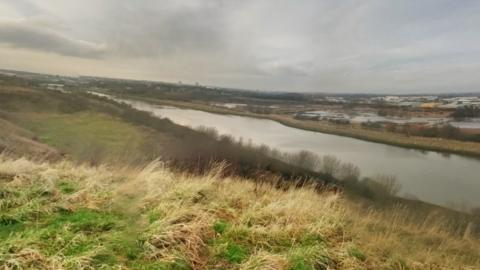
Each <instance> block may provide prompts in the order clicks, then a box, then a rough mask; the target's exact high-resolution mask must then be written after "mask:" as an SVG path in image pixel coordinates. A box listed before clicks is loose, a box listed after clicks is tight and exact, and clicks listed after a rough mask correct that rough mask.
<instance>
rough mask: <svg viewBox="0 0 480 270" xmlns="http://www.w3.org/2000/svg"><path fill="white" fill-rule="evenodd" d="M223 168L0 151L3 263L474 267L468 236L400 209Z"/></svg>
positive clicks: (56, 266)
mask: <svg viewBox="0 0 480 270" xmlns="http://www.w3.org/2000/svg"><path fill="white" fill-rule="evenodd" d="M221 171H222V166H221V165H219V166H218V167H217V168H216V169H213V170H212V171H211V172H210V173H208V174H206V175H201V176H192V175H188V174H181V173H175V172H172V171H170V170H169V169H168V168H165V167H164V166H163V165H162V164H161V163H159V162H153V163H151V164H149V165H148V166H146V167H143V168H108V167H96V168H94V167H88V166H78V165H74V164H72V163H69V162H60V163H55V164H48V163H38V162H32V161H28V160H26V159H9V158H6V157H1V158H0V211H1V212H0V240H1V242H2V244H1V246H0V269H455V268H458V269H475V267H479V266H480V263H479V261H478V260H479V253H478V252H479V244H478V241H477V240H474V239H469V240H463V239H456V238H455V237H454V236H453V234H450V233H448V232H446V231H443V230H440V227H430V225H427V223H425V224H414V223H412V222H409V221H408V220H406V218H405V216H406V215H408V213H401V211H400V210H399V211H397V212H395V213H393V214H392V213H383V212H378V211H377V212H375V211H371V212H368V213H359V212H358V211H359V210H358V209H356V207H355V206H351V202H348V201H347V200H346V199H345V198H343V197H342V195H340V194H334V193H328V192H324V193H318V192H317V191H315V190H314V188H313V187H308V186H306V187H303V188H291V189H288V190H279V189H276V188H274V187H272V186H271V185H270V184H258V183H257V184H255V183H254V182H253V181H247V180H245V179H240V178H235V177H227V178H223V177H221V175H222V173H221ZM432 220H433V219H432ZM432 224H434V223H433V222H432ZM429 240H430V241H431V243H429V242H428V241H429ZM469 266H470V268H468V267H469ZM477 269H478V268H477Z"/></svg>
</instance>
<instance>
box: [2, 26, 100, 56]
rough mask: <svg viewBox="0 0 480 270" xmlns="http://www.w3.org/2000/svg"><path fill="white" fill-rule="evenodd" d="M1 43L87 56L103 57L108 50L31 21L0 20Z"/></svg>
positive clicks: (66, 54)
mask: <svg viewBox="0 0 480 270" xmlns="http://www.w3.org/2000/svg"><path fill="white" fill-rule="evenodd" d="M0 43H5V44H8V45H10V46H12V47H16V48H27V49H33V50H39V51H45V52H52V53H58V54H61V55H65V56H76V57H85V58H98V57H101V56H102V55H103V54H104V53H105V50H106V48H105V47H104V46H102V45H98V44H94V43H91V42H87V41H84V40H77V39H72V38H69V37H67V36H65V35H62V34H60V33H57V32H55V31H53V30H49V29H45V28H39V27H36V26H33V25H30V23H29V22H0Z"/></svg>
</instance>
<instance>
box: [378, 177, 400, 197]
mask: <svg viewBox="0 0 480 270" xmlns="http://www.w3.org/2000/svg"><path fill="white" fill-rule="evenodd" d="M374 181H375V182H377V183H378V184H379V185H380V187H381V188H382V190H383V191H385V193H387V194H388V195H391V196H395V195H397V194H398V192H399V191H400V190H401V189H402V185H400V183H398V182H397V178H396V177H395V176H394V175H378V176H376V177H375V179H374Z"/></svg>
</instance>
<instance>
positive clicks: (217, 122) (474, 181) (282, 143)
mask: <svg viewBox="0 0 480 270" xmlns="http://www.w3.org/2000/svg"><path fill="white" fill-rule="evenodd" d="M124 102H126V103H128V104H130V105H132V106H133V107H134V108H136V109H139V110H143V111H148V112H151V113H152V114H153V115H155V116H158V117H162V118H169V119H170V120H172V121H173V122H174V123H177V124H180V125H184V126H189V127H192V128H196V127H200V126H204V127H213V128H216V129H217V130H218V132H219V133H220V134H228V135H232V136H234V137H235V138H242V139H243V141H244V142H247V141H249V140H251V141H252V143H253V144H265V145H268V146H270V147H273V148H276V149H278V150H281V151H284V152H295V151H299V150H308V151H311V152H314V153H316V154H319V155H334V156H336V157H337V158H339V159H340V160H342V161H344V162H350V163H353V164H355V165H357V166H358V167H359V168H360V170H361V172H362V176H375V175H378V174H389V175H395V176H396V177H397V180H398V181H399V182H400V184H401V185H402V190H401V195H405V194H409V195H414V196H415V197H417V198H418V199H420V200H423V201H427V202H431V203H435V204H440V205H446V204H450V203H455V204H459V203H461V204H465V205H468V206H480V159H475V158H469V157H464V156H460V155H454V154H440V153H437V152H432V151H419V150H413V149H406V148H402V147H396V146H390V145H385V144H380V143H373V142H367V141H362V140H358V139H353V138H349V137H342V136H337V135H329V134H323V133H318V132H312V131H305V130H301V129H296V128H291V127H287V126H284V125H282V124H280V123H277V122H275V121H272V120H265V119H255V118H250V117H243V116H233V115H221V114H213V113H207V112H203V111H197V110H189V109H179V108H175V107H166V106H159V105H153V104H148V103H145V102H139V101H124Z"/></svg>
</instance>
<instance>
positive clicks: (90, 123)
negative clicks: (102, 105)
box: [17, 112, 147, 160]
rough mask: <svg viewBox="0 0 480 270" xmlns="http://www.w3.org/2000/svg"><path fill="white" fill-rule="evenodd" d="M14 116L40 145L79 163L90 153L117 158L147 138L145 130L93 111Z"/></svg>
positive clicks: (138, 145) (134, 148) (133, 150)
mask: <svg viewBox="0 0 480 270" xmlns="http://www.w3.org/2000/svg"><path fill="white" fill-rule="evenodd" d="M17 117H19V119H20V124H21V125H22V126H23V127H25V128H26V129H28V130H30V131H32V132H33V133H34V134H36V136H37V137H38V140H39V141H40V142H43V143H46V144H48V145H50V146H53V147H55V148H57V149H58V150H60V151H62V152H64V153H68V154H70V155H72V156H73V157H74V158H76V159H80V160H84V159H86V158H87V156H86V155H91V154H99V155H105V154H107V155H110V156H118V155H121V154H128V153H132V152H135V151H136V149H138V147H140V146H141V145H142V144H143V143H145V140H146V136H147V134H146V132H147V131H146V130H145V129H142V128H140V127H137V126H133V125H131V124H128V123H125V122H123V121H121V120H120V119H116V118H113V117H111V116H108V115H105V114H100V113H95V112H80V113H73V114H46V113H43V114H31V113H30V114H20V115H17Z"/></svg>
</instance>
